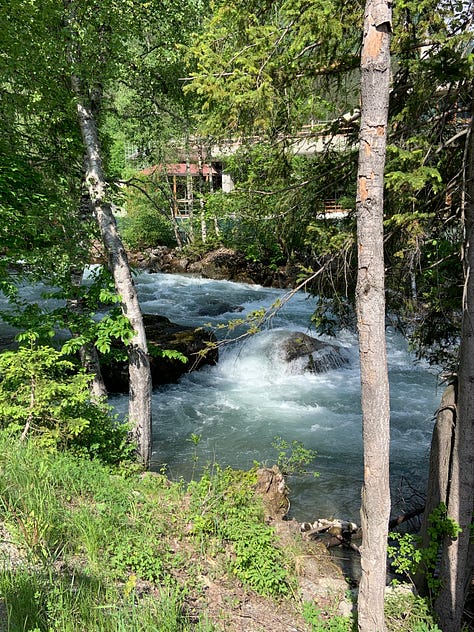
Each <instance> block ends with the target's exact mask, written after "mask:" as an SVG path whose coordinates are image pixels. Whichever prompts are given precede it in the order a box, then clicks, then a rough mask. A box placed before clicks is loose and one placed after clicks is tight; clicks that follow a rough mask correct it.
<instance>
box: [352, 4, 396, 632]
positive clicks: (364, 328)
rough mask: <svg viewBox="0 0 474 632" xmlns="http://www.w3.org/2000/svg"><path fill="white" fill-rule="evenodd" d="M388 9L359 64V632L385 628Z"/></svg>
mask: <svg viewBox="0 0 474 632" xmlns="http://www.w3.org/2000/svg"><path fill="white" fill-rule="evenodd" d="M390 7H391V4H390V3H389V2H388V0H385V1H384V0H382V1H381V2H380V1H379V2H377V1H373V0H367V4H366V7H365V19H364V36H363V48H362V59H361V129H360V149H359V164H358V173H357V243H358V275H357V288H356V306H357V325H358V331H359V354H360V369H361V402H362V426H363V428H362V430H363V440H364V486H363V489H362V507H361V527H362V546H361V568H362V575H361V581H360V587H359V605H358V626H359V630H360V631H361V632H384V630H385V629H386V627H385V618H384V593H385V581H386V560H387V535H388V521H389V517H390V486H389V446H390V402H389V384H388V370H387V355H386V341H385V274H384V255H383V179H384V167H385V152H386V133H387V116H388V101H389V88H390V32H391V8H390Z"/></svg>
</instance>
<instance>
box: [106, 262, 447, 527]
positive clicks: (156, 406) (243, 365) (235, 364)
mask: <svg viewBox="0 0 474 632" xmlns="http://www.w3.org/2000/svg"><path fill="white" fill-rule="evenodd" d="M137 286H138V291H139V297H140V302H141V305H142V309H143V311H144V312H149V313H156V314H161V315H163V316H167V317H168V318H170V319H171V320H172V321H174V322H177V323H180V324H186V325H203V324H206V323H210V322H212V323H213V324H214V325H216V324H219V323H225V322H226V321H228V320H229V319H233V318H241V317H243V316H245V314H247V313H249V312H251V311H253V310H256V309H259V308H261V307H270V306H271V305H273V304H274V303H275V302H276V301H278V300H281V298H282V297H284V296H285V294H286V293H285V292H284V291H282V290H276V289H271V288H263V287H260V286H253V285H246V284H242V283H230V282H226V281H215V280H209V279H202V278H197V277H192V276H184V275H165V274H151V273H142V274H141V275H140V276H139V277H138V279H137ZM315 304H316V299H315V298H314V297H309V296H308V295H306V294H304V293H298V294H297V295H296V296H294V297H293V298H292V299H291V300H290V301H288V302H287V303H285V305H284V306H283V307H282V308H281V310H280V311H278V313H277V314H276V315H275V317H274V318H272V320H271V322H270V323H269V326H268V327H267V328H266V329H265V330H264V331H261V332H260V333H258V334H256V335H254V336H252V337H249V338H246V339H244V340H241V341H238V342H236V343H233V344H230V345H227V346H225V347H223V348H222V349H221V350H220V358H219V362H218V364H217V365H216V366H212V367H206V368H204V369H202V370H200V371H196V372H192V373H188V374H186V375H185V376H184V377H183V378H182V379H181V380H180V382H179V383H178V384H173V385H167V386H164V387H161V388H159V389H156V390H155V391H154V394H153V414H154V452H153V467H154V468H155V469H159V468H161V467H162V466H163V464H166V467H167V470H168V472H169V473H170V474H171V476H173V477H179V476H184V477H185V478H189V477H191V476H193V474H194V473H195V472H196V471H198V470H199V468H200V467H201V466H204V465H205V464H206V463H212V462H216V461H217V462H218V463H219V464H220V465H229V466H231V467H241V468H247V467H250V466H252V464H253V463H254V462H255V461H257V462H263V463H268V464H273V463H274V462H275V459H276V457H277V451H276V449H275V448H274V447H272V443H273V442H274V438H275V437H282V438H283V439H285V440H287V441H289V442H291V441H293V440H298V441H301V442H302V443H303V444H304V446H305V447H307V448H310V449H312V450H316V451H317V457H316V459H315V461H314V463H313V464H312V466H311V467H312V469H313V470H316V471H317V472H319V477H318V478H315V477H314V476H311V475H309V476H308V475H306V476H294V477H291V479H290V481H289V484H290V488H291V502H292V511H291V513H292V515H293V516H294V517H296V518H297V519H300V520H312V519H315V518H317V517H340V518H346V519H352V520H354V521H356V522H358V517H359V515H358V514H359V506H360V489H361V485H362V440H361V411H360V383H359V370H358V349H357V339H356V337H355V335H354V334H353V333H350V332H347V331H343V332H341V334H340V335H339V336H338V337H337V339H336V340H334V339H330V338H324V337H322V338H323V339H325V340H327V341H330V342H336V343H337V344H339V345H341V346H343V347H344V352H345V354H346V355H347V356H348V357H349V359H350V362H349V364H348V366H346V367H344V368H341V369H337V370H331V371H328V372H326V373H322V374H319V375H315V374H311V373H308V372H306V371H304V369H303V367H302V366H301V363H299V362H298V361H293V362H292V363H287V362H286V361H285V360H284V359H283V357H282V352H281V340H282V339H283V338H285V337H286V336H287V335H288V332H289V331H300V332H305V333H309V334H310V335H315V332H314V331H311V330H310V329H309V327H310V316H311V314H312V312H313V310H314V306H315ZM222 309H223V310H224V311H225V310H226V309H227V310H229V311H226V313H224V314H220V315H218V316H209V314H210V313H215V312H216V311H217V312H218V311H220V310H222ZM235 309H242V311H241V312H235V311H234V312H233V311H231V310H235ZM221 335H222V334H221ZM388 356H389V370H390V386H391V409H392V415H391V425H392V448H391V467H392V476H391V478H392V489H393V497H394V500H397V499H398V498H399V497H400V495H401V494H405V493H410V490H411V488H413V489H418V490H423V486H424V483H425V480H426V473H427V465H428V453H429V444H430V439H431V432H432V428H433V415H434V413H435V410H436V408H437V405H438V402H439V397H440V392H439V391H438V390H437V387H436V375H435V374H434V373H433V372H432V371H430V370H429V369H428V367H427V366H425V365H422V364H417V363H415V361H414V358H413V357H412V356H411V355H410V354H409V352H408V350H407V345H406V342H405V340H404V339H403V337H402V336H401V335H400V334H398V333H397V332H395V331H393V330H391V329H389V330H388ZM124 402H125V398H119V399H118V400H116V404H117V406H118V407H119V408H120V407H122V410H123V409H124ZM192 435H194V436H198V437H200V440H199V443H198V444H197V445H196V444H195V443H194V442H193V441H192V440H191V436H192ZM402 481H405V484H404V485H403V491H402V490H401V489H400V488H401V482H402ZM407 485H408V487H407ZM407 490H408V492H407Z"/></svg>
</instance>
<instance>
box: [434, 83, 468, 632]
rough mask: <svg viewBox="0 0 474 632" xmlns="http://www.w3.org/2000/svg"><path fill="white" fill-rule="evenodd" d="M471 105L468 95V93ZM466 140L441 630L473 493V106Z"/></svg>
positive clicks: (450, 620)
mask: <svg viewBox="0 0 474 632" xmlns="http://www.w3.org/2000/svg"><path fill="white" fill-rule="evenodd" d="M472 103H473V106H474V93H473V101H472ZM472 109H473V112H472V114H473V118H471V126H470V130H469V134H468V138H467V143H468V145H467V147H468V151H467V161H466V180H465V183H466V184H465V193H466V199H465V205H464V294H463V304H462V313H463V317H462V325H461V345H460V356H459V367H458V403H457V422H456V426H455V429H454V445H453V455H452V467H451V479H450V483H449V495H448V500H447V510H448V517H449V518H451V519H452V520H454V521H455V522H456V523H457V524H458V525H459V527H460V528H461V529H462V531H461V533H460V534H459V536H458V537H457V538H456V539H451V538H449V537H445V539H444V542H443V547H442V557H441V565H440V573H439V578H440V580H441V589H440V592H439V595H438V598H437V600H436V602H435V609H436V612H437V614H438V617H439V621H440V627H441V629H442V630H443V632H458V631H459V630H460V629H461V623H462V615H463V609H464V603H465V599H466V595H467V590H468V587H469V583H470V580H471V576H472V572H473V568H472V557H473V556H472V548H473V544H472V538H471V526H472V515H473V495H474V120H473V119H474V107H473V108H472Z"/></svg>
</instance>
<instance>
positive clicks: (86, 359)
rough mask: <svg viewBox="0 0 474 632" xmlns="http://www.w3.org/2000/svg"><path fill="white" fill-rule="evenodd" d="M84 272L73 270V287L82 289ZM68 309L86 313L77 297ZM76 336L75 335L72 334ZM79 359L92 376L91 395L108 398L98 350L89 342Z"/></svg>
mask: <svg viewBox="0 0 474 632" xmlns="http://www.w3.org/2000/svg"><path fill="white" fill-rule="evenodd" d="M83 274H84V271H83V270H82V269H77V268H76V269H71V284H72V286H73V287H80V286H81V284H82V277H83ZM67 308H68V310H70V311H71V312H74V313H76V314H79V315H80V314H82V313H83V311H84V307H83V299H82V298H80V297H75V298H73V299H68V300H67ZM72 335H73V336H74V335H75V334H74V333H73V334H72ZM79 357H80V359H81V364H82V367H83V368H84V369H85V370H86V372H87V373H88V374H89V375H92V376H93V378H92V382H91V387H90V388H91V394H92V396H93V397H94V398H95V399H102V398H104V397H107V389H106V387H105V383H104V379H103V377H102V371H101V370H100V363H99V355H98V353H97V349H96V348H95V346H94V345H93V344H92V342H89V343H87V344H84V345H82V346H81V348H80V349H79Z"/></svg>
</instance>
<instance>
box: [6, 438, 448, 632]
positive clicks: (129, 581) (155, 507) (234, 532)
mask: <svg viewBox="0 0 474 632" xmlns="http://www.w3.org/2000/svg"><path fill="white" fill-rule="evenodd" d="M255 482H256V471H255V470H251V471H249V472H239V471H233V470H230V469H222V468H220V467H219V466H217V465H214V466H210V467H208V468H206V469H205V470H204V471H203V472H202V474H201V476H200V477H199V478H198V479H196V480H194V481H192V482H191V483H189V484H188V483H184V482H183V481H178V482H171V481H169V480H168V479H167V478H166V477H165V476H163V475H161V474H152V473H137V472H136V471H135V472H132V471H130V468H128V470H123V471H122V470H120V469H112V468H111V467H110V466H105V465H103V464H101V463H100V462H98V461H94V460H90V459H88V458H85V457H80V456H77V455H76V456H75V455H73V454H69V453H67V452H63V453H61V452H47V451H45V450H44V448H43V449H41V448H39V447H38V446H37V445H35V443H34V442H32V441H25V442H19V441H18V440H15V439H13V438H12V437H9V436H8V435H7V434H6V433H0V528H1V530H0V533H2V531H3V533H4V536H3V537H4V541H3V542H0V629H1V630H5V632H84V631H86V630H87V632H109V631H110V632H112V631H113V632H121V631H122V630H123V632H135V631H136V632H138V631H142V630H147V632H154V631H155V630H156V631H159V632H188V631H189V632H191V631H197V632H219V631H220V630H224V629H225V630H229V631H230V632H231V631H232V629H234V628H233V627H232V625H233V624H232V622H231V616H232V612H233V611H236V612H237V613H238V612H239V609H240V608H241V607H242V604H243V603H245V602H248V601H249V599H254V598H255V600H256V601H255V603H258V604H260V605H261V603H262V600H267V601H268V606H267V611H268V612H270V613H275V612H276V610H277V609H280V610H279V614H278V616H281V608H282V607H283V606H285V604H286V608H287V611H288V612H289V613H290V614H289V616H290V618H291V617H292V616H293V615H294V617H295V620H296V619H297V618H298V621H299V623H298V625H299V626H300V628H301V629H304V625H306V629H307V631H308V632H320V631H323V630H327V631H330V632H349V631H350V630H352V629H353V622H352V620H351V619H344V618H342V617H332V618H330V619H329V620H328V618H327V617H326V618H324V617H323V618H321V617H320V613H319V611H318V610H317V609H315V607H314V604H311V606H310V607H308V606H307V605H306V606H305V605H304V604H303V601H302V599H301V597H300V595H299V589H298V581H297V576H296V575H297V566H298V564H297V561H296V559H295V558H296V557H297V556H298V555H299V553H301V551H300V550H299V548H298V547H297V546H295V547H292V546H289V545H285V546H278V538H276V536H275V534H274V533H273V530H272V528H271V527H269V526H268V525H267V524H265V522H264V521H263V511H262V506H261V504H260V502H259V500H258V499H256V498H255V494H254V491H253V490H254V485H255ZM5 540H8V542H5ZM301 544H302V543H300V544H299V545H298V546H300V545H301ZM12 553H13V555H12ZM210 587H211V588H212V590H214V591H216V590H219V589H222V592H221V594H220V595H216V593H215V592H214V593H213V596H210V595H209V593H208V592H207V591H208V589H209V588H210ZM227 588H228V590H227V592H226V589H227ZM213 599H214V600H217V601H218V600H219V599H221V601H222V607H221V608H220V609H219V608H216V609H214V613H213V614H214V616H213V620H212V622H211V621H210V620H208V618H207V615H206V612H207V610H208V609H209V606H210V605H212V600H213ZM226 603H227V605H226ZM229 603H232V605H231V606H229V605H228V604H229ZM407 607H408V606H407V605H406V604H403V607H402V606H400V605H398V606H397V605H396V604H395V605H392V606H390V610H389V612H388V616H389V621H390V624H391V626H393V627H390V629H400V630H403V629H407V630H408V629H409V628H406V627H403V626H402V625H400V624H398V625H397V616H400V617H402V618H403V617H405V618H406V616H407V614H406V612H407ZM410 612H411V615H410V616H412V617H415V616H416V625H417V628H416V629H417V630H419V632H424V631H425V630H426V631H427V630H430V631H431V632H433V631H434V630H436V628H435V627H430V626H432V620H431V619H430V617H429V612H428V611H425V610H423V609H422V608H421V609H420V607H419V606H418V605H417V606H416V608H414V607H411V610H410ZM216 613H217V615H216ZM401 620H402V619H401ZM412 620H413V621H415V619H414V618H413V619H412ZM425 622H426V623H427V626H426V627H423V626H424V625H425ZM428 624H429V625H428ZM239 625H240V624H239ZM433 626H434V624H433ZM235 629H237V628H235ZM268 629H270V628H268ZM413 629H415V628H413Z"/></svg>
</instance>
